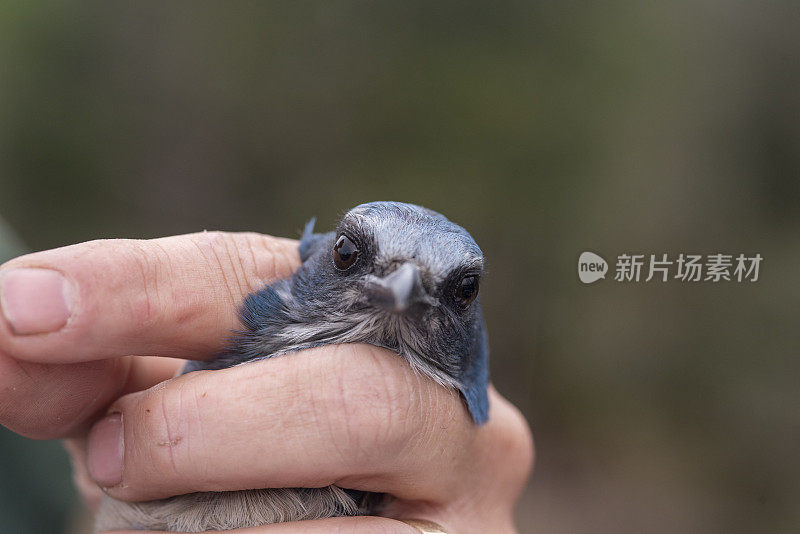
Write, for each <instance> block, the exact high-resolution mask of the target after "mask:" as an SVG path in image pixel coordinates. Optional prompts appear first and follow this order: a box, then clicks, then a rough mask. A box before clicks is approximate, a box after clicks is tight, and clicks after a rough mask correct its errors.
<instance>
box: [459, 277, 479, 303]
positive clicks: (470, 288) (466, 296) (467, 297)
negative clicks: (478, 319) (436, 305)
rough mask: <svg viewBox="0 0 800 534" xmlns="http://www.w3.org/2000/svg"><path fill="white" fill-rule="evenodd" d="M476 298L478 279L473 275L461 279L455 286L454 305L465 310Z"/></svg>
mask: <svg viewBox="0 0 800 534" xmlns="http://www.w3.org/2000/svg"><path fill="white" fill-rule="evenodd" d="M477 296H478V277H477V276H475V275H468V276H465V277H464V278H462V279H461V281H460V282H459V283H458V285H457V286H456V292H455V299H456V304H458V305H459V306H461V307H462V308H466V307H467V306H469V305H470V304H472V301H473V300H475V297H477Z"/></svg>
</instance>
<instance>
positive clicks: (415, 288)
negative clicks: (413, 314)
mask: <svg viewBox="0 0 800 534" xmlns="http://www.w3.org/2000/svg"><path fill="white" fill-rule="evenodd" d="M365 293H366V296H367V300H368V302H369V303H370V304H372V305H374V306H378V307H380V308H384V309H386V310H390V311H393V312H398V313H399V312H403V311H405V310H407V309H408V308H409V306H411V305H412V304H416V303H426V304H431V305H433V304H436V302H437V301H436V299H434V298H433V297H431V296H430V295H428V292H427V291H426V290H425V287H424V286H423V285H422V277H421V276H420V272H419V267H417V266H416V265H414V264H413V263H410V262H406V263H404V264H402V265H401V266H400V267H398V268H397V269H396V270H395V271H394V272H392V273H391V274H389V275H387V276H385V277H383V278H378V277H371V278H370V279H369V280H368V281H367V285H366V287H365Z"/></svg>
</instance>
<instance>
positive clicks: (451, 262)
mask: <svg viewBox="0 0 800 534" xmlns="http://www.w3.org/2000/svg"><path fill="white" fill-rule="evenodd" d="M307 235H310V234H309V232H308V231H307ZM314 235H318V234H314ZM304 239H305V237H304ZM301 251H302V245H301ZM301 271H304V272H302V273H298V274H299V276H298V277H297V284H296V285H295V287H294V290H293V291H295V292H297V293H298V296H301V297H302V298H303V300H305V301H306V302H313V306H314V308H315V309H317V310H319V312H320V314H321V316H320V318H321V319H322V320H327V324H330V325H341V326H340V328H343V329H344V331H342V333H341V334H339V335H338V337H337V341H338V342H358V341H361V342H368V343H372V344H376V345H381V346H385V347H388V348H390V349H393V350H395V351H396V352H398V353H400V354H401V355H403V356H405V357H406V358H407V359H408V360H409V362H410V363H411V364H412V366H414V367H415V368H416V369H418V370H420V371H422V372H424V373H425V374H427V375H429V376H431V377H432V378H434V379H435V380H437V381H438V382H440V383H442V384H444V385H447V386H450V387H455V388H457V389H460V390H461V391H462V393H464V395H465V397H467V401H468V404H470V399H469V395H468V391H467V390H468V389H469V388H471V387H477V388H478V390H475V391H472V392H471V394H473V395H478V396H480V397H481V399H483V397H485V387H486V384H485V383H486V382H488V369H487V368H486V367H487V363H486V359H487V357H488V349H487V347H486V338H485V331H484V327H483V319H482V315H481V310H480V300H479V298H478V291H479V287H480V280H481V276H482V275H483V254H482V252H481V250H480V248H479V247H478V245H477V243H475V240H474V239H473V238H472V236H470V234H469V233H468V232H467V231H466V230H464V229H463V228H462V227H460V226H459V225H457V224H455V223H453V222H451V221H449V220H448V219H447V218H446V217H444V216H443V215H440V214H439V213H436V212H434V211H431V210H429V209H426V208H423V207H420V206H416V205H413V204H404V203H399V202H371V203H368V204H362V205H360V206H357V207H355V208H353V209H352V210H350V211H349V212H347V213H346V214H345V215H344V217H343V218H342V219H341V221H340V222H339V224H338V227H337V228H336V230H335V232H332V233H330V234H325V235H324V236H319V241H318V242H317V243H315V246H314V247H313V254H310V257H308V259H307V260H306V262H305V264H304V268H303V269H301ZM480 388H483V389H484V391H483V393H481V392H480V391H479V389H480ZM476 402H477V401H476ZM484 404H485V403H484ZM485 408H486V406H483V407H482V409H484V411H485ZM470 410H471V411H472V412H473V417H474V418H475V419H476V420H481V419H485V414H484V415H481V414H476V413H475V410H473V406H472V405H470Z"/></svg>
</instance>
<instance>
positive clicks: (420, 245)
mask: <svg viewBox="0 0 800 534" xmlns="http://www.w3.org/2000/svg"><path fill="white" fill-rule="evenodd" d="M315 222H316V220H315V219H314V218H312V219H311V220H310V221H309V222H308V223H307V224H306V226H305V229H304V231H303V234H302V238H301V240H300V245H299V254H300V259H301V261H302V263H301V265H300V267H299V268H298V270H297V271H296V272H295V273H294V274H293V275H292V276H291V277H290V278H286V279H280V280H277V281H274V282H272V283H271V284H269V285H266V286H265V287H263V288H262V289H259V290H257V291H255V292H254V293H252V294H250V295H248V296H247V297H246V298H245V300H244V302H243V304H242V305H241V307H240V309H239V319H240V321H241V325H242V328H241V329H240V330H239V331H237V332H236V333H235V334H234V335H233V336H232V337H231V339H230V340H229V343H228V346H227V348H226V349H225V350H223V351H222V352H221V353H220V354H218V355H216V356H215V357H214V358H212V359H210V360H206V361H190V362H188V363H187V364H186V366H185V367H184V369H183V373H189V372H193V371H198V370H217V369H225V368H229V367H233V366H235V365H243V364H244V365H246V364H248V363H249V362H253V361H259V360H267V359H269V358H275V357H279V356H280V357H291V356H290V354H291V353H292V352H295V351H298V350H302V349H307V348H312V347H318V346H322V345H330V344H341V343H367V344H371V345H374V346H378V347H384V348H387V349H389V350H391V351H393V352H394V353H396V354H397V355H399V356H400V357H403V358H405V359H406V360H407V361H408V363H409V364H410V366H411V368H413V369H414V370H415V371H416V372H419V373H421V374H422V375H425V376H427V377H429V378H430V379H432V380H434V381H436V382H437V383H439V384H441V385H442V386H444V387H446V388H451V389H454V390H457V391H458V392H460V396H461V398H462V399H463V403H464V405H465V407H466V409H467V410H468V412H469V415H470V416H471V418H472V421H473V422H474V424H476V425H482V424H484V423H485V422H486V421H487V420H488V418H489V398H488V386H489V346H488V338H487V333H486V326H485V323H484V319H483V314H482V311H481V306H480V298H479V296H478V292H479V286H480V280H481V278H482V276H483V274H484V257H483V253H482V251H481V249H480V248H479V247H478V245H477V243H476V242H475V240H474V239H473V238H472V236H471V235H470V234H469V233H468V232H467V231H466V230H465V229H464V228H462V227H461V226H459V225H458V224H456V223H454V222H452V221H450V220H449V219H447V218H446V217H445V216H444V215H441V214H440V213H437V212H435V211H433V210H430V209H427V208H424V207H421V206H418V205H415V204H408V203H402V202H394V201H379V202H369V203H366V204H361V205H359V206H356V207H355V208H353V209H351V210H350V211H348V212H346V213H345V214H344V216H343V217H342V218H341V220H340V221H339V223H338V225H337V227H336V229H335V230H334V231H331V232H327V233H315V232H314V227H315ZM387 499H390V497H388V496H386V495H383V494H378V493H371V492H363V491H356V490H351V489H345V488H340V487H337V486H328V487H324V488H277V489H255V490H239V491H225V492H198V493H190V494H187V495H179V496H175V497H169V498H166V499H159V500H156V501H147V502H123V501H118V500H115V499H113V498H111V497H109V496H106V497H105V498H104V501H103V503H102V505H101V507H100V510H99V512H98V514H97V516H96V524H95V529H96V532H102V531H104V530H118V529H146V530H162V531H168V532H203V531H206V530H230V529H235V528H245V527H253V526H259V525H264V524H270V523H279V522H284V521H300V520H307V519H321V518H325V517H337V516H351V515H371V514H375V513H378V512H379V511H380V510H381V508H382V507H384V506H385V505H386V502H387Z"/></svg>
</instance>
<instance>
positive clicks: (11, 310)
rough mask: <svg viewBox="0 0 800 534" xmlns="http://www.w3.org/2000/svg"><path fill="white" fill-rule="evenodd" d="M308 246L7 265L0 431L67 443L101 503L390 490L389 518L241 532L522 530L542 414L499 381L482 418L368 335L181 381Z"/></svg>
mask: <svg viewBox="0 0 800 534" xmlns="http://www.w3.org/2000/svg"><path fill="white" fill-rule="evenodd" d="M299 264H300V260H299V257H298V254H297V242H296V241H293V240H288V239H280V238H274V237H270V236H265V235H260V234H251V233H239V234H233V233H223V232H203V233H199V234H190V235H183V236H173V237H167V238H161V239H154V240H146V241H140V240H104V241H93V242H88V243H82V244H78V245H72V246H68V247H63V248H59V249H54V250H48V251H44V252H38V253H34V254H29V255H26V256H21V257H19V258H15V259H13V260H11V261H9V262H8V263H6V264H4V265H2V266H0V304H1V305H2V311H3V316H2V320H0V424H3V425H4V426H6V427H8V428H10V429H11V430H13V431H15V432H17V433H19V434H21V435H23V436H27V437H31V438H35V439H56V438H58V439H64V440H65V444H66V446H67V450H68V451H69V452H70V456H71V458H72V462H73V467H74V477H75V481H76V485H77V487H78V489H79V490H80V492H81V494H82V495H83V497H84V499H85V501H86V502H87V504H88V505H89V507H90V508H92V509H93V508H95V507H96V506H97V504H98V502H99V500H100V498H101V497H102V492H103V491H105V492H107V493H108V494H109V495H111V496H112V497H114V498H117V499H122V500H148V499H157V498H162V497H167V496H170V495H177V494H182V493H187V492H192V491H225V490H237V489H245V488H254V487H321V486H327V485H330V484H336V485H339V486H342V487H346V488H353V489H360V490H367V491H375V492H384V493H388V494H391V495H392V496H393V497H394V499H393V501H392V504H391V505H390V506H389V507H388V509H387V510H386V511H385V513H384V515H385V516H386V517H382V518H376V517H354V518H331V519H326V520H320V521H311V522H302V523H283V524H277V525H268V526H264V527H258V528H251V529H244V530H240V531H236V532H242V533H245V532H246V533H248V534H257V533H265V534H266V533H287V534H288V533H293V532H312V533H314V532H320V533H322V532H325V533H327V532H354V533H358V532H371V533H374V532H386V533H390V532H391V533H394V532H397V533H402V532H409V533H414V532H417V530H416V529H414V528H412V527H410V526H408V525H406V524H404V523H402V522H400V521H398V520H397V519H405V518H420V519H428V520H431V521H435V522H437V523H439V524H441V525H442V526H443V527H445V530H446V531H447V532H449V533H451V534H468V533H472V532H495V533H500V534H502V533H504V532H515V528H514V525H513V517H512V516H513V509H514V506H515V504H516V502H517V499H518V497H519V495H520V493H521V491H522V488H523V487H524V484H525V481H526V480H527V477H528V475H529V473H530V470H531V467H532V464H533V442H532V438H531V434H530V432H529V429H528V426H527V423H526V422H525V420H524V418H523V417H522V416H521V415H520V413H519V411H518V410H517V409H516V408H514V407H513V406H512V405H511V404H510V403H509V402H508V401H506V400H505V399H504V398H503V397H501V396H500V395H499V394H498V393H497V392H496V391H495V390H494V388H490V402H491V412H490V419H489V422H488V423H487V424H485V425H483V426H480V427H478V426H476V425H474V424H473V423H472V421H471V419H470V417H469V413H468V412H467V410H466V408H465V406H464V404H463V402H462V400H461V398H460V397H459V395H458V394H457V393H456V392H453V391H451V390H448V389H446V388H444V387H442V386H440V385H438V384H436V383H434V382H433V381H432V380H430V379H428V378H426V377H424V376H422V375H419V374H418V373H415V372H414V371H413V370H412V369H411V368H410V366H409V365H408V364H407V363H406V362H405V360H403V359H402V358H400V357H398V356H397V355H396V354H394V353H392V352H390V351H388V350H385V349H380V348H377V347H373V346H370V345H336V346H327V347H320V348H317V349H311V350H306V351H301V352H297V353H293V354H290V355H286V356H283V357H278V358H274V359H271V360H266V361H260V362H253V363H249V364H246V365H242V366H238V367H234V368H230V369H223V370H219V371H201V372H195V373H190V374H188V375H183V376H178V377H175V375H176V373H177V372H178V371H179V369H180V368H181V367H182V365H183V363H184V361H185V359H197V358H207V357H210V356H212V355H213V354H214V353H216V352H218V351H219V350H220V349H221V348H222V347H223V345H224V342H225V339H226V337H227V336H228V335H229V334H230V332H231V330H233V329H236V328H237V326H238V324H237V318H236V308H237V306H238V304H239V303H240V302H241V300H242V299H243V297H244V296H245V295H247V294H249V293H251V292H252V291H254V290H256V289H258V288H259V287H261V286H262V285H263V284H264V283H269V282H270V281H272V280H274V279H276V278H280V277H287V276H289V275H291V273H292V272H293V271H294V270H295V269H296V268H297V267H298V266H299Z"/></svg>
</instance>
